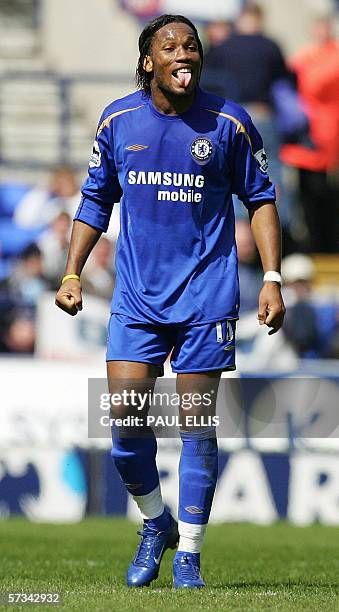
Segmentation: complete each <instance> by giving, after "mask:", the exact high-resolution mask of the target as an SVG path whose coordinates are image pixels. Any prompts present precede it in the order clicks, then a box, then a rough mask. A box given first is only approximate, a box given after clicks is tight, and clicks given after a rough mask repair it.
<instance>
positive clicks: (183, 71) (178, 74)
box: [172, 68, 192, 88]
mask: <svg viewBox="0 0 339 612" xmlns="http://www.w3.org/2000/svg"><path fill="white" fill-rule="evenodd" d="M172 75H173V76H174V78H175V79H176V80H177V81H178V82H179V85H180V87H185V88H186V87H188V86H189V84H190V82H191V79H192V68H178V69H177V70H174V71H173V73H172Z"/></svg>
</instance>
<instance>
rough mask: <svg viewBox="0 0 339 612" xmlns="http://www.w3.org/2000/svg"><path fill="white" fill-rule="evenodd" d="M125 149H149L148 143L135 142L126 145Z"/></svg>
mask: <svg viewBox="0 0 339 612" xmlns="http://www.w3.org/2000/svg"><path fill="white" fill-rule="evenodd" d="M126 149H127V151H143V150H144V149H149V146H148V145H141V144H135V145H131V146H130V147H126Z"/></svg>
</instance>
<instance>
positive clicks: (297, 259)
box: [282, 254, 319, 357]
mask: <svg viewBox="0 0 339 612" xmlns="http://www.w3.org/2000/svg"><path fill="white" fill-rule="evenodd" d="M282 276H283V279H284V286H285V291H284V298H285V302H286V307H287V311H286V317H285V321H284V332H285V334H286V337H287V338H288V340H289V341H290V342H291V344H292V345H293V347H294V348H295V349H296V351H297V353H298V354H299V355H300V356H301V357H303V356H306V355H310V353H311V354H312V356H313V354H314V353H316V352H317V351H318V350H319V335H318V329H317V320H316V312H315V310H314V308H313V305H312V303H311V301H310V299H311V291H312V289H311V282H312V279H313V276H314V266H313V263H312V260H311V259H310V258H309V257H307V256H306V255H299V254H294V255H289V256H288V257H285V259H283V262H282Z"/></svg>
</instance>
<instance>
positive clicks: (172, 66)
mask: <svg viewBox="0 0 339 612" xmlns="http://www.w3.org/2000/svg"><path fill="white" fill-rule="evenodd" d="M144 68H145V70H146V72H153V79H152V83H153V85H155V86H156V87H158V88H159V89H161V90H162V91H163V92H165V93H169V94H172V95H176V96H189V95H191V94H192V93H193V91H194V90H195V88H196V86H197V84H198V82H199V77H200V70H201V58H200V54H199V49H198V44H197V40H196V38H195V35H194V32H193V30H191V28H190V27H189V26H188V25H186V24H185V23H169V24H168V25H166V26H163V27H162V28H160V30H158V31H157V32H156V34H155V36H154V39H153V44H152V49H151V53H150V55H148V56H147V58H146V60H145V66H144Z"/></svg>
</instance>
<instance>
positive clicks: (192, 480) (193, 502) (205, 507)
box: [179, 427, 218, 525]
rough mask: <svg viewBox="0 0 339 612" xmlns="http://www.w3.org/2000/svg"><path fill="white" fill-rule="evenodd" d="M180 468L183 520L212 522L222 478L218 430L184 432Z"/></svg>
mask: <svg viewBox="0 0 339 612" xmlns="http://www.w3.org/2000/svg"><path fill="white" fill-rule="evenodd" d="M181 439H182V443H183V447H182V452H181V458H180V465H179V521H182V522H185V523H191V524H195V525H203V524H206V523H207V522H208V519H209V515H210V511H211V506H212V501H213V496H214V491H215V486H216V483H217V476H218V445H217V439H216V435H215V428H213V427H209V428H204V429H200V430H199V431H197V430H194V431H192V432H187V431H183V432H181Z"/></svg>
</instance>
